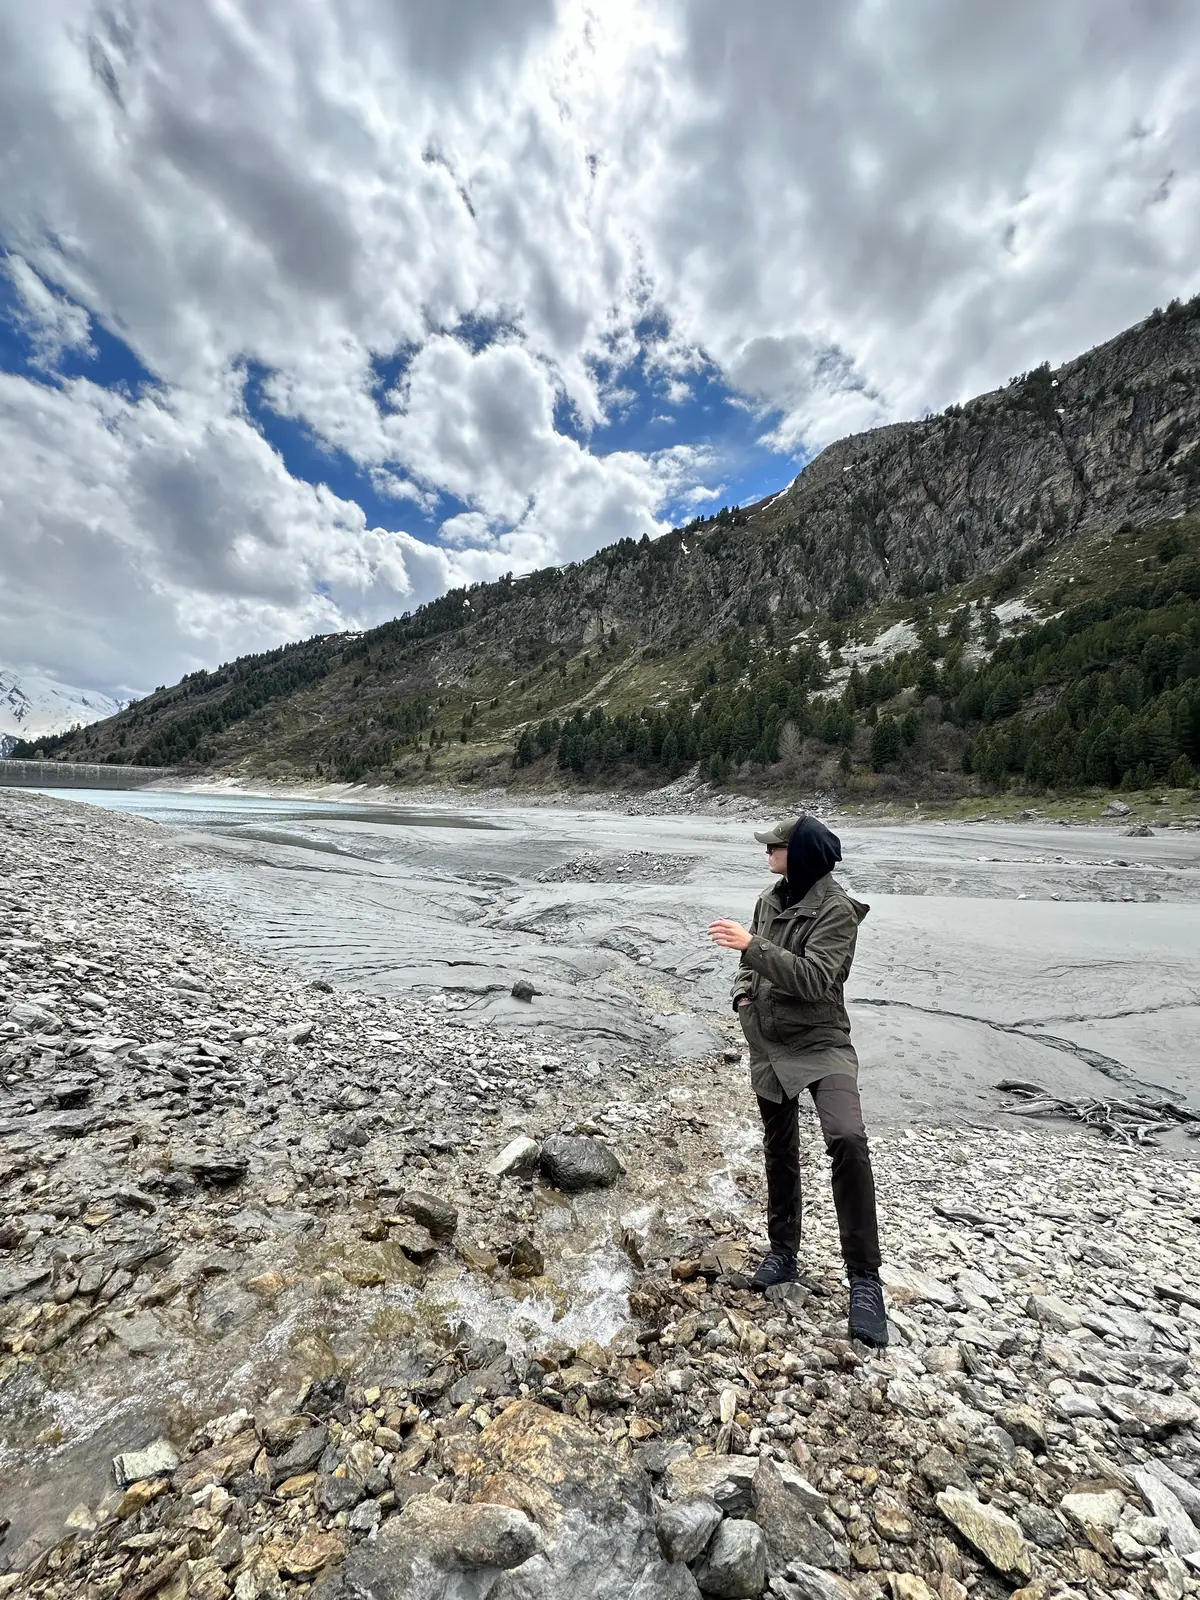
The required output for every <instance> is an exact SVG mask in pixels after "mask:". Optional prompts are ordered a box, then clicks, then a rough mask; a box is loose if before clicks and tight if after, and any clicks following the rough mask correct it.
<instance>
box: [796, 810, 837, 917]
mask: <svg viewBox="0 0 1200 1600" xmlns="http://www.w3.org/2000/svg"><path fill="white" fill-rule="evenodd" d="M841 859H842V842H841V840H840V839H839V838H838V836H837V834H836V833H831V832H830V831H829V829H828V828H827V827H826V826H825V824H824V823H823V822H818V821H817V819H816V817H801V818H800V820H799V822H798V823H797V824H796V826H795V827H794V828H793V829H792V831H791V834H790V835H789V837H788V847H787V878H786V879H785V880H784V885H783V904H784V909H785V910H786V908H787V907H788V906H794V905H796V904H797V902H798V901H800V900H803V899H804V896H805V895H806V894H807V893H808V891H809V890H810V889H811V888H812V886H813V884H814V883H817V882H819V881H820V879H822V878H823V877H825V875H826V874H827V873H829V872H832V871H833V869H834V867H835V866H837V864H838V862H839V861H840V860H841Z"/></svg>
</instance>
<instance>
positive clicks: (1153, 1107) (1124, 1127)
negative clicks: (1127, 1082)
mask: <svg viewBox="0 0 1200 1600" xmlns="http://www.w3.org/2000/svg"><path fill="white" fill-rule="evenodd" d="M996 1088H997V1089H999V1090H1000V1091H1001V1092H1002V1093H1005V1094H1010V1095H1013V1096H1015V1098H1014V1099H1012V1100H1010V1101H1009V1103H1008V1104H1007V1105H1006V1106H1005V1107H1004V1110H1005V1111H1009V1112H1011V1113H1012V1114H1013V1115H1014V1116H1018V1117H1071V1118H1073V1119H1074V1120H1075V1121H1076V1122H1082V1123H1083V1124H1084V1126H1085V1127H1088V1128H1094V1129H1095V1130H1096V1132H1097V1133H1101V1134H1103V1135H1104V1136H1105V1138H1108V1139H1118V1140H1120V1141H1121V1143H1123V1144H1130V1145H1134V1144H1153V1145H1156V1144H1157V1143H1158V1135H1159V1134H1160V1133H1166V1132H1167V1131H1168V1130H1169V1129H1171V1128H1178V1127H1186V1129H1187V1132H1188V1134H1189V1135H1190V1136H1191V1137H1192V1138H1193V1139H1197V1138H1200V1111H1193V1110H1192V1109H1191V1108H1190V1107H1189V1106H1184V1105H1180V1104H1179V1103H1178V1101H1176V1100H1169V1099H1165V1098H1164V1097H1163V1096H1161V1095H1133V1096H1132V1097H1131V1098H1129V1099H1127V1100H1117V1099H1107V1098H1105V1099H1099V1098H1096V1097H1094V1096H1092V1095H1079V1096H1074V1097H1068V1098H1064V1097H1062V1096H1060V1095H1056V1094H1052V1093H1051V1092H1050V1090H1049V1089H1046V1088H1043V1086H1042V1085H1041V1084H1038V1083H1023V1082H1021V1081H1020V1080H1018V1079H1014V1078H1004V1079H1002V1080H1001V1081H1000V1082H999V1083H998V1084H997V1085H996Z"/></svg>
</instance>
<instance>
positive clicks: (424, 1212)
mask: <svg viewBox="0 0 1200 1600" xmlns="http://www.w3.org/2000/svg"><path fill="white" fill-rule="evenodd" d="M396 1210H397V1211H398V1212H399V1214H400V1215H401V1216H404V1217H411V1218H412V1220H413V1221H414V1222H419V1223H420V1225H421V1226H422V1227H423V1228H427V1229H428V1230H429V1232H430V1233H431V1234H432V1235H433V1237H434V1238H435V1239H452V1238H453V1237H454V1234H455V1231H456V1229H457V1228H458V1211H457V1209H456V1208H455V1207H454V1206H452V1205H451V1204H450V1203H449V1201H447V1200H441V1199H439V1198H438V1196H437V1195H433V1194H426V1193H425V1192H424V1190H421V1189H411V1190H409V1191H408V1193H406V1194H403V1195H401V1197H400V1199H399V1200H398V1201H397V1202H396Z"/></svg>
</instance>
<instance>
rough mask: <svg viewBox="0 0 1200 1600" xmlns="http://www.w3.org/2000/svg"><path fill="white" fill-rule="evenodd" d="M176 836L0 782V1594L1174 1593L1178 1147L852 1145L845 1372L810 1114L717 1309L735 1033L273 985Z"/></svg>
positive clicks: (1198, 1537) (1193, 1190)
mask: <svg viewBox="0 0 1200 1600" xmlns="http://www.w3.org/2000/svg"><path fill="white" fill-rule="evenodd" d="M184 861H185V851H184V850H183V848H182V847H181V846H180V845H179V844H177V843H176V842H174V840H173V839H172V836H171V835H170V834H169V833H167V831H166V830H163V829H159V828H156V827H155V826H153V825H151V824H148V823H145V822H141V821H139V820H136V819H132V818H128V817H122V816H119V815H116V814H113V813H108V812H99V811H96V810H93V809H91V808H88V807H85V806H82V805H75V804H66V803H59V802H53V801H50V800H47V799H44V798H42V797H39V796H36V795H31V794H19V793H15V792H9V793H4V792H2V791H0V1529H3V1530H4V1536H3V1538H2V1540H0V1574H3V1575H2V1576H0V1596H2V1595H10V1594H12V1595H24V1594H31V1595H46V1596H56V1597H57V1596H62V1597H75V1596H81V1597H87V1600H118V1597H121V1600H125V1597H128V1600H183V1597H185V1596H191V1597H196V1600H230V1597H232V1600H259V1597H261V1600H280V1597H284V1596H292V1595H302V1594H309V1593H311V1594H313V1595H314V1596H317V1595H319V1596H321V1597H322V1600H352V1597H354V1600H360V1597H367V1596H370V1597H372V1600H385V1597H386V1600H401V1597H404V1600H476V1597H478V1600H483V1597H490V1600H517V1597H522V1600H534V1597H541V1600H592V1597H595V1600H618V1597H620V1600H627V1597H630V1596H633V1597H636V1600H659V1597H662V1600H682V1597H695V1596H697V1595H698V1594H705V1595H712V1596H718V1597H728V1600H737V1597H751V1600H752V1597H754V1596H757V1595H760V1594H772V1595H776V1596H781V1597H790V1600H795V1597H799V1600H876V1597H880V1596H888V1597H889V1600H931V1597H932V1596H934V1595H936V1596H937V1597H938V1600H966V1597H967V1595H968V1594H977V1595H980V1596H988V1595H993V1594H1001V1593H1009V1592H1010V1591H1012V1590H1014V1589H1016V1590H1019V1591H1021V1593H1022V1595H1023V1600H1049V1597H1052V1596H1058V1595H1061V1596H1068V1595H1071V1596H1083V1595H1087V1596H1089V1597H1092V1600H1101V1597H1102V1596H1109V1595H1113V1594H1116V1595H1118V1596H1122V1595H1124V1596H1131V1597H1132V1596H1141V1595H1146V1596H1148V1597H1150V1596H1153V1597H1154V1600H1183V1596H1184V1595H1185V1594H1189V1593H1192V1594H1194V1593H1200V1373H1198V1371H1197V1365H1196V1362H1197V1357H1198V1355H1200V1284H1198V1283H1197V1280H1196V1276H1195V1273H1194V1263H1195V1261H1196V1259H1197V1256H1198V1255H1200V1250H1198V1245H1200V1169H1198V1168H1197V1166H1196V1165H1195V1163H1194V1162H1189V1161H1187V1160H1184V1159H1171V1158H1169V1157H1167V1156H1164V1155H1162V1154H1159V1153H1155V1152H1153V1151H1149V1150H1126V1149H1114V1148H1112V1147H1110V1146H1107V1145H1104V1144H1101V1143H1100V1142H1099V1141H1098V1140H1095V1139H1092V1138H1090V1137H1089V1136H1088V1135H1086V1134H1082V1135H1067V1134H1053V1133H1047V1132H1042V1131H1036V1132H1034V1131H1030V1132H1024V1131H1016V1132H1008V1131H1003V1130H997V1129H996V1128H988V1129H986V1130H985V1129H970V1128H965V1129H937V1128H929V1129H909V1130H904V1129H898V1130H895V1131H890V1132H888V1133H886V1134H885V1135H883V1136H882V1137H879V1138H877V1139H876V1141H875V1150H876V1163H877V1168H878V1174H879V1179H880V1191H881V1205H882V1217H883V1222H884V1228H885V1249H886V1252H887V1255H888V1266H887V1268H886V1271H885V1276H886V1280H887V1282H888V1286H889V1297H890V1305H891V1311H892V1320H893V1331H894V1337H893V1342H892V1345H891V1347H890V1348H889V1349H888V1350H887V1351H885V1352H879V1353H874V1352H871V1351H869V1350H866V1349H865V1348H862V1347H855V1346H852V1345H851V1344H850V1343H848V1342H847V1339H846V1327H845V1295H844V1287H843V1284H842V1281H841V1275H840V1271H839V1267H838V1262H837V1258H836V1246H835V1233H834V1229H833V1225H832V1217H831V1214H830V1206H829V1201H828V1194H827V1185H826V1183H825V1179H824V1173H823V1172H822V1170H821V1166H822V1161H823V1157H821V1156H820V1154H819V1147H818V1142H817V1140H816V1137H815V1130H814V1129H813V1128H812V1127H810V1126H808V1125H807V1124H806V1130H805V1132H806V1138H807V1139H808V1141H809V1152H810V1166H811V1169H812V1173H813V1181H812V1183H811V1184H810V1191H811V1198H812V1204H811V1207H810V1216H809V1221H808V1229H807V1233H808V1244H807V1254H806V1261H805V1271H804V1273H803V1277H802V1282H801V1283H800V1284H798V1285H795V1286H789V1287H788V1288H787V1289H785V1290H783V1291H781V1292H777V1293H776V1294H775V1295H774V1296H773V1297H772V1298H770V1299H767V1300H765V1301H764V1300H762V1299H759V1298H757V1297H754V1296H753V1295H751V1294H750V1293H749V1291H748V1289H747V1286H746V1278H745V1277H744V1270H745V1268H746V1266H747V1264H748V1262H749V1261H750V1260H751V1259H752V1257H753V1254H754V1252H755V1251H756V1250H757V1249H759V1248H761V1246H762V1244H763V1242H764V1240H763V1234H762V1211H761V1206H762V1180H761V1175H760V1170H759V1167H758V1163H757V1160H756V1151H755V1140H756V1135H755V1130H754V1128H753V1126H752V1123H751V1115H752V1107H751V1104H750V1101H749V1095H748V1092H747V1091H746V1089H745V1087H744V1083H743V1078H744V1067H743V1065H742V1064H741V1062H740V1059H739V1054H740V1053H739V1051H738V1049H737V1047H736V1045H735V1044H734V1042H733V1036H732V1025H731V1024H730V1026H731V1032H730V1035H729V1038H730V1045H729V1048H728V1049H727V1050H726V1051H725V1052H723V1053H720V1052H719V1053H718V1054H717V1055H715V1056H714V1057H713V1058H712V1059H709V1060H702V1061H696V1062H690V1063H684V1064H679V1063H674V1062H663V1061H657V1060H656V1061H642V1062H634V1061H631V1062H625V1063H623V1064H617V1065H602V1064H600V1063H598V1062H596V1061H589V1060H587V1059H584V1058H583V1056H582V1055H580V1056H578V1057H576V1056H575V1055H573V1054H572V1053H571V1052H570V1051H568V1050H560V1051H557V1052H552V1051H548V1050H545V1049H535V1048H531V1047H530V1046H529V1045H528V1044H527V1043H526V1042H524V1041H522V1040H519V1039H516V1038H514V1037H513V1036H512V1035H506V1034H504V1033H501V1032H497V1031H494V1030H489V1029H487V1028H485V1027H482V1026H478V1025H473V1024H471V1023H469V1022H467V1021H465V1020H464V1019H463V1018H461V1017H456V1016H453V1015H450V1014H447V1013H446V1012H445V1011H444V1010H443V1009H442V1008H440V1007H438V1006H436V1005H430V1004H421V1003H417V1002H414V1001H411V1000H395V999H388V998H385V997H378V996H370V995H365V994H361V993H357V992H354V991H351V990H345V991H342V990H335V989H332V988H331V987H330V986H329V985H327V984H315V985H314V984H310V983H305V982H303V981H302V980H301V979H299V978H296V977H294V976H291V975H289V974H288V973H287V972H285V971H282V970H280V969H279V968H277V967H271V966H269V965H267V964H265V963H264V962H261V961H259V960H257V959H255V957H254V956H252V955H251V954H249V953H247V952H246V951H245V950H242V949H239V948H238V947H237V946H235V945H234V944H233V943H232V942H230V941H229V940H227V939H224V938H222V937H221V936H220V935H219V934H217V933H215V932H214V931H213V928H212V926H211V924H209V923H205V922H203V921H202V920H201V919H200V918H199V916H198V915H197V913H196V910H195V907H194V905H193V903H192V902H191V901H190V900H189V899H188V897H187V896H185V895H183V894H182V893H180V892H179V891H178V889H177V887H176V885H175V883H174V881H173V880H174V877H175V875H176V874H177V873H178V872H179V871H180V870H181V869H182V867H183V865H184ZM630 865H632V863H630ZM597 870H599V869H597ZM614 870H615V869H614ZM638 870H641V868H640V864H638ZM585 871H586V872H587V874H588V875H589V876H590V873H591V863H588V864H587V865H586V867H585ZM535 1003H536V1002H535Z"/></svg>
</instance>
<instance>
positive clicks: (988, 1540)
mask: <svg viewBox="0 0 1200 1600" xmlns="http://www.w3.org/2000/svg"><path fill="white" fill-rule="evenodd" d="M937 1508H938V1510H939V1511H940V1512H941V1513H942V1515H943V1516H944V1517H945V1519H946V1521H947V1522H948V1523H950V1525H951V1527H953V1528H955V1529H956V1530H957V1531H958V1532H959V1533H960V1534H961V1535H962V1536H963V1538H964V1539H965V1540H966V1541H967V1543H968V1544H969V1545H970V1546H971V1548H972V1549H973V1550H975V1551H977V1552H978V1554H979V1555H981V1556H982V1557H983V1559H984V1560H985V1561H986V1562H987V1563H988V1565H989V1566H991V1567H994V1568H995V1570H996V1571H997V1572H998V1573H999V1574H1000V1576H1001V1577H1002V1578H1008V1579H1009V1580H1010V1581H1015V1580H1017V1579H1018V1578H1029V1577H1031V1576H1032V1573H1033V1567H1032V1564H1031V1562H1030V1558H1029V1546H1028V1545H1027V1544H1026V1542H1025V1535H1024V1534H1023V1533H1022V1532H1021V1529H1020V1527H1019V1525H1018V1524H1017V1523H1016V1522H1014V1521H1013V1519H1012V1518H1011V1517H1010V1516H1007V1515H1006V1514H1005V1513H1004V1512H1003V1511H998V1510H997V1509H996V1507H995V1506H991V1505H985V1504H984V1503H983V1502H982V1501H981V1500H978V1499H976V1497H975V1496H974V1495H972V1494H964V1493H963V1492H962V1490H961V1489H943V1490H942V1492H941V1493H940V1494H939V1495H938V1496H937Z"/></svg>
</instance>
